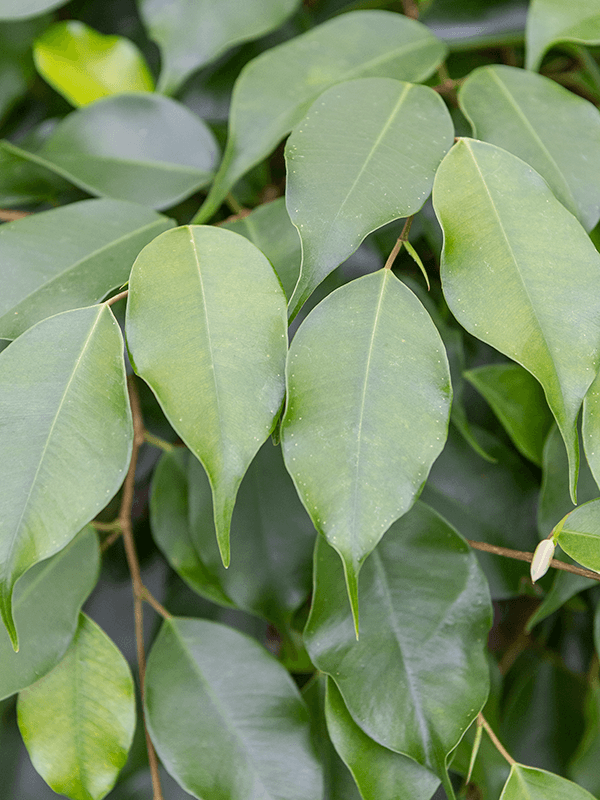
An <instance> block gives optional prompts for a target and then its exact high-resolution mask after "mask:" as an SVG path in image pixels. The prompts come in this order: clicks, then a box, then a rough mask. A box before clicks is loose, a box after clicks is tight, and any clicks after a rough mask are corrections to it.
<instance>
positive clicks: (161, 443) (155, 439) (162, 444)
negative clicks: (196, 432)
mask: <svg viewBox="0 0 600 800" xmlns="http://www.w3.org/2000/svg"><path fill="white" fill-rule="evenodd" d="M144 441H145V442H147V443H148V444H151V445H153V446H154V447H159V448H160V449H161V450H164V451H165V453H171V452H172V451H173V450H174V449H175V445H174V444H171V442H167V440H166V439H161V438H160V436H155V435H154V434H153V433H150V431H146V430H145V431H144Z"/></svg>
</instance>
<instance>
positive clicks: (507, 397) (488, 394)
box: [464, 364, 552, 466]
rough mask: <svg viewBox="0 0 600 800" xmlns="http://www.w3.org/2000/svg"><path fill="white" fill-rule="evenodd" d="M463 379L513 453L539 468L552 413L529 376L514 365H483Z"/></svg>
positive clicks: (539, 387)
mask: <svg viewBox="0 0 600 800" xmlns="http://www.w3.org/2000/svg"><path fill="white" fill-rule="evenodd" d="M464 376H465V378H466V379H467V380H468V381H469V383H471V384H472V385H473V386H474V387H475V388H476V389H477V391H478V392H480V394H482V395H483V397H484V398H485V399H486V400H487V402H488V403H489V404H490V405H491V407H492V408H493V410H494V413H495V414H496V416H497V417H498V419H499V420H500V422H501V423H502V425H503V426H504V429H505V431H506V432H507V433H508V435H509V436H510V438H511V439H512V441H513V443H514V445H515V447H516V448H517V450H519V452H520V453H521V454H522V455H524V456H525V458H528V459H529V460H530V461H533V463H534V464H537V465H538V466H541V464H542V452H543V449H544V443H545V441H546V437H547V435H548V431H549V430H550V427H551V426H552V414H551V412H550V410H549V408H548V404H547V403H546V398H545V397H544V392H543V390H542V387H541V386H540V384H539V383H538V382H537V381H536V380H535V378H534V377H533V376H532V375H531V373H529V372H527V370H524V369H523V368H522V367H520V366H519V365H518V364H487V365H486V366H483V367H477V368H476V369H472V370H469V371H467V372H465V373H464Z"/></svg>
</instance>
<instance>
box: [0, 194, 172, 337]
mask: <svg viewBox="0 0 600 800" xmlns="http://www.w3.org/2000/svg"><path fill="white" fill-rule="evenodd" d="M173 225H174V223H173V221H172V220H170V219H167V218H166V217H163V216H161V215H160V214H156V213H155V212H154V211H150V210H149V209H147V208H144V207H143V206H137V205H133V204H132V203H126V202H123V201H119V200H83V201H81V202H79V203H71V204H70V205H67V206H64V207H62V208H56V209H53V210H51V211H43V212H41V213H39V214H33V215H31V216H29V217H24V218H23V219H19V220H16V221H15V222H8V223H6V224H4V225H2V226H0V281H1V282H2V285H3V287H4V290H3V292H2V295H1V296H0V336H3V337H6V338H7V339H14V338H16V337H17V336H19V335H20V334H21V333H23V331H25V330H26V329H27V328H29V327H30V326H31V325H33V324H34V323H36V322H39V321H40V320H41V319H44V318H45V317H49V316H51V315H52V314H56V313H58V312H59V311H66V310H68V309H71V308H77V307H81V306H86V305H90V304H91V303H96V302H98V301H99V300H102V298H104V297H106V295H107V294H108V293H109V292H110V291H111V290H112V289H116V288H119V287H120V286H122V285H123V284H125V283H127V280H128V278H129V272H130V271H131V265H132V264H133V262H134V260H135V258H136V256H137V254H138V253H139V252H140V250H141V249H142V247H144V245H146V244H148V242H150V241H151V240H152V239H154V237H155V236H157V235H158V234H159V233H162V232H163V231H165V230H167V228H170V227H172V226H173ZM57 232H59V234H58V235H57Z"/></svg>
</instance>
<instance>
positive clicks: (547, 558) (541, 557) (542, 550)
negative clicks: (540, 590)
mask: <svg viewBox="0 0 600 800" xmlns="http://www.w3.org/2000/svg"><path fill="white" fill-rule="evenodd" d="M554 550H555V544H554V542H553V541H552V539H543V540H542V541H541V542H540V543H539V544H538V546H537V547H536V548H535V552H534V554H533V561H532V562H531V580H532V581H533V583H535V582H536V581H539V579H540V578H543V577H544V575H545V574H546V573H547V572H548V567H549V566H550V562H551V561H552V559H553V558H554Z"/></svg>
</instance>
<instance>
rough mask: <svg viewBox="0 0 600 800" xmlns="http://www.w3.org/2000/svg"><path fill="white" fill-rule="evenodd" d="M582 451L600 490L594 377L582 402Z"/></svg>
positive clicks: (599, 384) (599, 401) (599, 398)
mask: <svg viewBox="0 0 600 800" xmlns="http://www.w3.org/2000/svg"><path fill="white" fill-rule="evenodd" d="M582 432H583V449H584V450H585V455H586V458H587V463H588V464H589V466H590V469H591V471H592V475H593V476H594V480H595V481H596V485H597V486H598V488H599V490H600V377H598V375H596V377H595V378H594V380H593V381H592V384H591V386H590V388H589V389H588V391H587V394H586V396H585V397H584V400H583V427H582Z"/></svg>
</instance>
